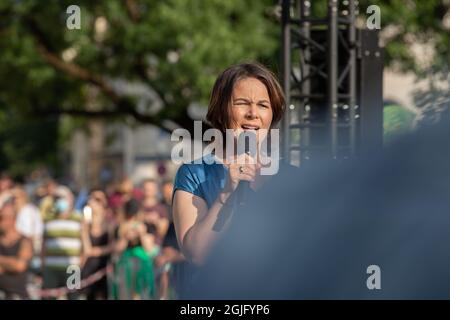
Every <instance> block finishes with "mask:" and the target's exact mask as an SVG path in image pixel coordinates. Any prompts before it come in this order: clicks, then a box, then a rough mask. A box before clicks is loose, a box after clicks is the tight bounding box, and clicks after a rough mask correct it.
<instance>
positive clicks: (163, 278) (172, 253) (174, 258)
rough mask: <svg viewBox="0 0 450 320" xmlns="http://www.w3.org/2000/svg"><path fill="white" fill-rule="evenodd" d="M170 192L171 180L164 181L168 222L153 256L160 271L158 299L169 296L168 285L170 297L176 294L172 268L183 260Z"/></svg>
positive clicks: (180, 266)
mask: <svg viewBox="0 0 450 320" xmlns="http://www.w3.org/2000/svg"><path fill="white" fill-rule="evenodd" d="M172 193H173V183H172V181H165V182H164V183H163V185H162V194H163V200H164V205H165V206H166V208H167V212H168V213H169V221H170V223H169V228H168V230H167V233H166V235H165V237H164V241H163V243H162V245H161V248H162V249H161V252H160V254H159V255H158V256H157V257H156V258H155V268H156V270H159V273H160V275H159V286H158V298H159V299H160V300H167V299H169V298H171V295H170V294H169V288H170V287H171V288H172V289H173V290H174V291H173V295H172V297H176V296H177V290H176V288H177V279H176V272H174V269H179V268H182V265H183V263H182V262H183V261H185V258H184V255H183V254H182V253H181V251H180V248H179V246H178V241H177V235H176V233H175V227H174V224H173V220H172ZM157 273H158V272H157ZM171 275H172V277H171Z"/></svg>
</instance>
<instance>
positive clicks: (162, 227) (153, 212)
mask: <svg viewBox="0 0 450 320" xmlns="http://www.w3.org/2000/svg"><path fill="white" fill-rule="evenodd" d="M142 190H143V193H144V197H143V199H142V202H141V212H142V215H143V219H144V222H145V224H146V225H147V228H148V229H149V230H154V231H155V238H156V239H155V241H156V244H157V245H158V246H160V245H161V243H162V240H163V239H164V236H165V235H166V232H167V229H168V227H169V215H168V212H167V207H166V205H164V204H163V203H161V202H160V201H159V198H158V193H159V190H158V183H157V182H156V180H153V179H146V180H144V181H143V182H142Z"/></svg>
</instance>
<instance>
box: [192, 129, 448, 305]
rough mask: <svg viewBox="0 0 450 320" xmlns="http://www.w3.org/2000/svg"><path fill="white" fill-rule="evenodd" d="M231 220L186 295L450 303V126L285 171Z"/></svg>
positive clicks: (233, 297) (417, 133)
mask: <svg viewBox="0 0 450 320" xmlns="http://www.w3.org/2000/svg"><path fill="white" fill-rule="evenodd" d="M233 223H234V224H233V226H231V228H230V230H229V233H228V234H227V236H226V237H225V238H224V239H223V241H222V242H221V243H220V244H219V245H218V246H217V247H216V250H214V254H212V255H211V256H210V259H209V261H208V263H207V264H206V265H205V267H204V269H203V270H202V272H201V277H199V279H197V285H196V287H195V288H193V290H191V291H190V292H191V295H190V296H189V297H188V298H192V299H200V298H201V299H431V298H437V299H450V122H448V121H446V122H444V123H442V124H441V125H439V126H435V127H427V128H422V129H421V130H418V131H416V132H414V133H412V134H411V135H409V136H406V137H403V138H402V139H400V140H399V141H397V142H396V143H394V144H392V145H390V146H389V147H388V148H386V149H385V151H384V153H383V154H382V155H378V156H376V157H372V158H370V159H362V158H361V159H359V160H358V161H355V162H346V163H343V164H336V163H334V164H331V163H328V164H326V163H322V164H316V165H314V166H309V168H303V169H300V170H298V171H297V172H296V173H295V174H292V173H290V174H285V175H282V174H281V175H279V176H277V177H276V179H275V180H274V183H271V184H270V186H267V188H266V189H265V190H262V191H261V194H260V198H259V199H258V201H255V202H253V203H252V204H251V205H250V207H249V208H248V210H246V211H245V212H237V214H236V215H235V216H234V220H233ZM371 265H377V266H379V268H380V275H381V277H380V284H381V289H379V290H378V289H373V290H370V289H368V286H367V280H368V278H369V277H370V276H371V274H368V273H367V268H368V267H369V266H371ZM369 282H370V281H369Z"/></svg>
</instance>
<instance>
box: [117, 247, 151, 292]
mask: <svg viewBox="0 0 450 320" xmlns="http://www.w3.org/2000/svg"><path fill="white" fill-rule="evenodd" d="M112 280H113V285H112V295H111V296H112V298H113V299H116V300H118V299H119V300H132V299H136V298H138V299H140V300H149V299H154V298H155V296H156V291H155V279H154V274H153V260H152V258H151V257H150V255H149V254H148V253H147V252H146V251H145V250H144V249H143V248H142V247H134V248H131V249H127V250H125V251H124V253H123V254H122V256H121V257H120V259H119V261H118V262H117V264H116V266H115V271H114V279H112Z"/></svg>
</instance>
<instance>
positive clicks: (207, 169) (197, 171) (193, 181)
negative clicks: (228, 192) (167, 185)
mask: <svg viewBox="0 0 450 320" xmlns="http://www.w3.org/2000/svg"><path fill="white" fill-rule="evenodd" d="M214 161H215V158H214V155H212V154H209V155H205V156H204V157H203V158H202V163H198V164H196V163H194V162H195V161H193V162H191V163H185V164H183V165H181V167H180V168H179V169H178V171H177V174H176V176H175V182H174V188H173V194H175V191H176V190H184V191H186V192H189V193H192V194H194V195H196V196H198V197H200V198H202V199H203V200H205V202H206V204H207V206H208V208H210V207H211V206H212V204H213V203H214V201H215V200H216V198H217V196H218V195H219V193H220V191H221V190H222V189H223V187H224V186H225V182H226V179H227V175H228V168H227V167H226V166H224V165H223V164H222V163H216V162H214ZM208 163H211V164H208Z"/></svg>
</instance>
